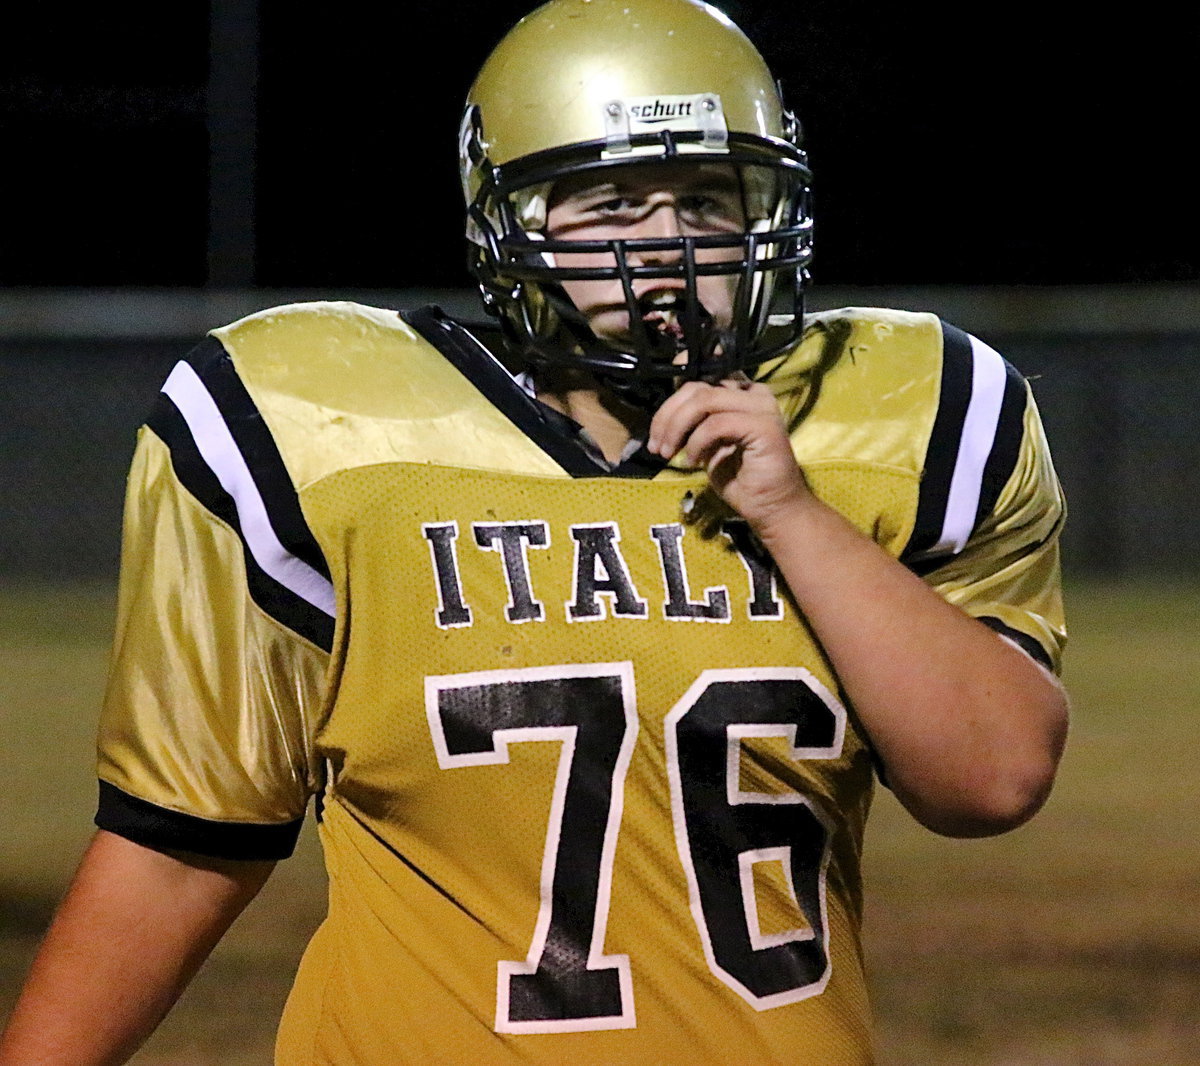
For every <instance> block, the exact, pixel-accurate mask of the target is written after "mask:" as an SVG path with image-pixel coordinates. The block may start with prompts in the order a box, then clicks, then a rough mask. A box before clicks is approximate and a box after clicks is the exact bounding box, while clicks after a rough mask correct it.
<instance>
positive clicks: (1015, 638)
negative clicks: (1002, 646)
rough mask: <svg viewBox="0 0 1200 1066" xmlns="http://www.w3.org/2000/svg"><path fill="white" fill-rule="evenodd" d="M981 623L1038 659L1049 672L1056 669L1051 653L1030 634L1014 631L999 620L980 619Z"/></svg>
mask: <svg viewBox="0 0 1200 1066" xmlns="http://www.w3.org/2000/svg"><path fill="white" fill-rule="evenodd" d="M979 621H981V622H982V623H983V624H984V625H985V626H987V627H988V628H989V629H994V630H995V631H996V632H997V633H999V634H1000V635H1001V636H1002V637H1008V639H1009V640H1011V641H1012V642H1013V643H1014V644H1016V645H1018V646H1019V647H1020V648H1021V650H1022V651H1024V652H1025V653H1026V654H1027V655H1028V656H1029V657H1030V658H1031V659H1036V660H1037V661H1038V662H1039V663H1041V664H1042V665H1043V666H1044V667H1045V668H1046V669H1047V670H1053V669H1054V666H1053V664H1052V663H1051V662H1050V653H1049V652H1048V651H1046V649H1045V648H1043V647H1042V645H1041V644H1040V643H1039V642H1038V641H1036V640H1034V639H1033V637H1031V636H1030V635H1029V634H1028V633H1022V632H1021V631H1020V630H1019V629H1013V627H1012V626H1010V625H1005V624H1004V623H1003V622H1002V621H1000V619H999V618H990V617H984V618H980V619H979Z"/></svg>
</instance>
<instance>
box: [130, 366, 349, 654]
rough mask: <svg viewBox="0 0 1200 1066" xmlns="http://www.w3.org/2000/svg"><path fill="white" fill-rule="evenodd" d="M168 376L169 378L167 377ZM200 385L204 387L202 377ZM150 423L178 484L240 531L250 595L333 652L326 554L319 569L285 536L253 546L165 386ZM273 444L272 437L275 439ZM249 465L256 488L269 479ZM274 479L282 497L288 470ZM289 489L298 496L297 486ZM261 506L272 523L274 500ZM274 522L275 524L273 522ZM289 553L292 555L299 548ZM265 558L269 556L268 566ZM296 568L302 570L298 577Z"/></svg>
mask: <svg viewBox="0 0 1200 1066" xmlns="http://www.w3.org/2000/svg"><path fill="white" fill-rule="evenodd" d="M189 365H190V364H189ZM193 369H194V368H193ZM169 381H170V379H168V382H169ZM200 386H203V382H202V381H201V382H200ZM165 388H166V387H164V389H165ZM177 395H178V393H177ZM222 414H223V413H222ZM222 421H223V418H222ZM146 424H147V426H148V427H149V428H150V429H151V430H153V431H154V432H155V433H156V434H157V435H158V436H159V438H160V439H161V440H162V441H163V443H164V444H165V445H166V446H167V448H168V450H169V451H170V453H171V465H172V467H173V468H174V470H175V474H176V476H177V477H178V478H179V480H180V483H181V484H182V485H183V486H184V487H185V488H186V489H187V490H188V492H190V493H191V494H192V495H193V496H194V497H195V498H196V500H197V501H198V502H199V503H200V505H201V506H203V507H204V508H205V509H206V510H208V511H209V512H210V513H211V514H213V515H214V516H215V517H216V518H218V519H220V520H221V521H222V522H224V523H225V524H226V525H228V526H229V527H230V528H231V529H232V530H233V531H234V532H235V533H236V534H237V535H238V538H239V540H240V541H241V544H242V555H243V558H244V560H245V564H246V585H247V589H248V591H249V593H250V597H251V599H253V600H254V602H255V603H256V604H258V606H259V607H260V608H261V609H262V610H263V611H265V612H266V613H267V614H268V615H270V616H271V617H272V618H274V619H275V620H276V621H278V622H280V623H281V624H282V625H284V626H286V627H287V628H288V629H290V630H292V632H294V633H296V634H298V635H299V636H301V637H304V638H305V639H306V640H309V641H311V642H312V643H313V644H315V645H316V646H317V647H319V648H322V649H323V650H325V651H331V650H332V648H333V634H334V610H333V594H332V585H331V583H330V581H329V578H328V567H327V566H326V565H325V562H324V559H323V558H322V559H321V570H317V569H316V568H313V567H311V566H310V565H309V564H308V562H307V560H304V559H301V558H299V557H298V556H297V557H295V558H292V559H289V558H288V556H289V546H288V545H285V544H284V543H283V542H282V538H280V539H279V540H278V541H277V542H275V543H273V544H270V545H268V546H267V547H266V548H264V547H263V546H262V545H261V543H260V544H259V546H258V550H257V552H256V551H255V547H254V546H253V545H252V544H251V543H250V540H249V539H248V537H247V533H246V530H245V528H244V522H243V516H242V514H241V513H240V512H239V509H238V502H237V501H236V500H235V499H234V497H233V496H232V495H231V494H230V492H229V491H228V490H227V488H226V487H225V485H224V484H223V483H222V481H221V478H220V476H219V475H218V473H217V472H216V471H215V470H214V469H213V467H212V465H211V464H210V463H209V462H208V461H207V460H206V459H205V458H204V455H203V454H202V452H201V448H200V446H199V444H198V443H197V441H196V437H195V433H194V431H193V427H192V425H191V424H189V422H188V420H187V417H186V415H185V413H184V412H183V411H181V410H180V408H179V406H178V404H177V403H176V401H175V400H174V399H172V397H171V396H170V395H168V393H167V391H164V392H162V393H160V394H159V397H158V400H157V402H156V404H155V406H154V409H153V410H152V411H151V414H150V417H149V418H148V419H147V420H146ZM259 424H260V426H261V425H262V423H261V419H259ZM226 425H227V423H226ZM262 429H263V431H264V432H265V426H262ZM230 439H231V440H233V441H234V442H235V444H234V445H233V446H236V438H234V437H233V436H232V432H231V434H230ZM273 448H274V442H272V449H273ZM260 454H261V453H260ZM274 454H275V456H276V458H277V459H278V452H277V451H275V452H274ZM242 458H243V460H244V459H245V456H244V455H243V456H242ZM278 461H279V463H280V464H282V459H278ZM246 467H247V468H248V470H249V471H250V475H251V477H252V478H253V485H254V487H255V488H257V487H258V486H259V485H260V484H261V480H268V478H264V479H261V480H260V479H259V478H255V477H254V472H253V468H252V467H250V465H249V463H247V464H246ZM274 480H275V481H276V484H275V488H274V491H273V498H278V497H279V496H280V495H282V494H283V487H286V488H287V489H288V490H291V481H290V479H287V474H286V471H283V480H282V481H280V480H279V479H278V478H275V479H274ZM291 491H292V495H293V497H294V495H295V493H294V490H291ZM260 496H261V494H260ZM261 505H262V507H263V509H264V510H265V512H266V514H267V521H268V522H270V508H271V504H270V503H268V502H267V500H265V499H263V500H262V501H261ZM294 506H295V508H296V510H297V511H298V510H299V503H298V502H295V504H294ZM271 526H272V529H274V524H273V523H271ZM302 535H303V537H304V538H307V540H308V541H309V548H308V554H309V555H311V554H312V552H313V551H317V552H318V555H319V549H318V548H317V547H316V541H315V539H314V538H313V537H312V534H311V532H309V531H308V528H307V525H305V526H304V529H303V534H302ZM300 536H301V533H300V531H299V530H296V529H293V530H292V533H291V536H290V538H289V539H291V540H292V541H293V543H295V541H296V539H297V538H298V537H300ZM261 540H262V536H261V533H260V535H259V541H260V542H261ZM290 554H292V555H294V554H295V553H290ZM264 560H265V561H266V562H265V565H264ZM272 571H273V572H272ZM297 572H301V574H300V578H299V580H297V579H296V577H295V574H296V573H297ZM314 588H316V590H317V592H316V594H314V592H313V589H314Z"/></svg>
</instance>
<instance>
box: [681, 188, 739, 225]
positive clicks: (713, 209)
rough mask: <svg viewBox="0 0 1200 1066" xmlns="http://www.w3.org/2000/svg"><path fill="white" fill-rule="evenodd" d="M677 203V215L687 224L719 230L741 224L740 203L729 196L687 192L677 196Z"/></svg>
mask: <svg viewBox="0 0 1200 1066" xmlns="http://www.w3.org/2000/svg"><path fill="white" fill-rule="evenodd" d="M678 204H679V207H678V210H679V217H680V219H681V220H683V221H684V222H686V223H687V224H688V225H691V226H699V227H703V228H705V229H720V230H727V229H731V228H734V227H737V226H739V225H741V221H742V211H741V205H740V203H738V202H736V201H735V200H734V198H733V197H731V196H721V195H719V194H716V193H707V192H697V193H688V194H687V195H686V196H681V197H680V198H679V201H678Z"/></svg>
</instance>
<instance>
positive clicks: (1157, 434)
mask: <svg viewBox="0 0 1200 1066" xmlns="http://www.w3.org/2000/svg"><path fill="white" fill-rule="evenodd" d="M316 295H320V296H322V297H326V296H332V297H334V298H345V299H359V300H362V301H364V302H368V303H375V304H377V305H382V306H388V307H404V306H413V305H416V304H419V303H423V302H429V301H432V302H438V303H441V304H442V305H443V306H445V307H447V308H448V309H450V310H457V311H459V312H465V313H467V314H469V315H471V316H474V315H475V314H476V313H477V312H476V308H475V304H474V301H473V298H472V297H471V295H470V294H469V293H462V292H368V293H362V292H339V293H333V294H329V293H323V294H311V293H295V292H265V291H261V290H259V291H245V292H201V291H185V292H175V291H161V292H147V291H133V292H129V291H113V292H104V291H91V290H88V291H65V292H64V291H58V290H10V291H8V292H6V293H0V456H2V463H3V477H2V478H0V579H13V578H18V579H19V578H37V579H46V578H51V579H54V578H60V579H63V580H68V579H74V578H80V577H104V576H108V575H111V574H114V573H115V570H116V565H117V553H118V544H119V537H120V512H121V496H122V491H123V485H124V477H125V468H126V466H127V464H128V461H129V457H130V455H131V453H132V448H133V439H134V431H135V429H136V427H137V426H138V424H139V423H140V422H141V420H142V418H143V417H144V415H145V414H146V412H147V411H148V409H149V405H150V403H151V402H152V400H153V398H154V395H155V393H156V392H157V389H158V387H159V385H160V384H161V382H162V380H163V378H164V377H165V375H166V373H167V371H168V370H169V369H170V367H171V365H172V364H173V363H174V361H175V360H176V359H178V358H179V357H180V356H181V355H182V354H183V353H185V352H186V351H187V350H188V349H189V348H190V347H191V346H192V344H194V343H195V342H196V341H197V340H198V339H199V338H200V337H201V336H202V335H203V334H204V332H205V331H206V330H208V329H210V328H213V327H215V326H218V325H221V324H223V323H224V322H228V321H231V320H232V319H234V318H237V317H239V316H240V315H242V314H245V313H248V312H250V311H253V310H256V309H258V308H261V307H266V306H270V305H272V304H275V303H282V302H287V301H289V300H294V299H311V298H315V297H316ZM812 303H813V305H814V306H817V307H837V306H844V305H851V304H854V305H873V306H891V307H905V308H910V309H913V310H929V311H936V312H937V313H939V314H941V315H942V316H943V317H945V318H947V319H948V320H950V321H952V322H954V323H955V324H956V325H959V326H961V327H962V328H964V329H967V330H969V331H971V332H973V333H975V334H977V335H978V336H980V337H981V338H983V339H984V340H986V341H987V342H988V343H990V344H991V345H992V346H993V347H995V348H996V349H997V350H999V351H1000V352H1001V353H1003V354H1004V355H1005V356H1006V357H1007V358H1008V359H1009V361H1010V362H1012V363H1013V364H1014V365H1015V366H1017V367H1018V369H1020V370H1021V371H1023V372H1024V373H1025V374H1027V375H1028V376H1030V377H1031V378H1032V379H1033V383H1034V391H1035V394H1036V396H1037V398H1038V402H1039V404H1040V406H1041V409H1042V415H1043V419H1044V421H1045V423H1046V428H1047V431H1048V433H1049V436H1050V440H1051V444H1052V447H1053V451H1054V457H1055V462H1056V465H1057V467H1058V470H1059V475H1060V477H1061V478H1062V481H1063V483H1064V485H1065V487H1066V491H1067V496H1068V501H1069V505H1070V520H1069V522H1068V527H1067V535H1066V541H1065V562H1066V567H1067V569H1068V570H1070V571H1072V572H1075V573H1100V572H1107V573H1112V574H1127V575H1135V574H1138V575H1144V574H1146V573H1159V574H1163V575H1166V576H1172V575H1177V574H1178V575H1182V574H1184V573H1192V574H1194V573H1196V572H1197V571H1200V522H1196V521H1193V514H1192V508H1193V507H1195V506H1197V505H1198V503H1200V413H1198V411H1197V406H1198V404H1200V288H1197V289H1191V288H1181V287H1160V286H1150V285H1147V286H1140V287H1121V288H1109V287H1083V288H1070V289H1060V288H1053V289H1028V288H1021V289H998V288H987V289H960V288H934V289H886V290H885V289H868V290H850V289H836V290H835V289H820V288H818V289H817V290H816V291H815V292H814V295H813V300H812Z"/></svg>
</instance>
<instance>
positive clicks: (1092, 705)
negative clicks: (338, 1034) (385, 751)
mask: <svg viewBox="0 0 1200 1066" xmlns="http://www.w3.org/2000/svg"><path fill="white" fill-rule="evenodd" d="M1068 594H1069V604H1068V606H1069V610H1070V615H1071V620H1072V644H1071V647H1070V649H1069V655H1068V671H1067V682H1068V685H1069V687H1070V689H1071V691H1072V695H1073V701H1074V725H1073V730H1072V737H1071V743H1070V746H1069V748H1068V752H1067V758H1066V761H1065V763H1064V766H1063V769H1062V773H1061V776H1060V779H1059V785H1058V788H1057V789H1056V791H1055V794H1054V796H1053V797H1052V798H1051V800H1050V803H1049V804H1048V806H1047V808H1046V809H1045V811H1043V812H1042V814H1041V815H1040V816H1039V817H1038V818H1037V819H1036V820H1035V821H1034V822H1033V823H1031V824H1030V825H1029V826H1026V827H1025V828H1023V829H1021V830H1018V831H1017V832H1015V833H1012V834H1010V835H1008V836H1006V837H1001V838H997V839H994V840H987V841H949V840H943V839H940V838H938V837H935V836H932V835H931V834H929V833H926V832H925V831H923V830H921V829H919V828H918V827H916V826H915V825H913V824H912V823H911V822H910V821H909V820H907V816H905V815H904V814H903V812H901V811H899V809H898V808H897V806H896V804H895V803H894V802H893V801H892V800H891V798H890V796H887V795H886V794H885V795H883V796H881V797H880V800H879V802H878V804H877V807H876V811H875V814H874V816H873V821H872V825H871V827H870V830H869V834H868V845H867V852H868V862H867V893H868V908H867V919H868V928H867V958H868V964H869V966H870V971H871V975H872V982H873V986H874V996H875V1002H876V1012H877V1019H878V1031H879V1044H880V1062H881V1066H950V1064H954V1066H1144V1064H1152V1066H1195V1064H1196V1063H1200V917H1198V916H1200V831H1198V829H1197V825H1196V822H1197V815H1198V813H1200V769H1198V768H1197V766H1196V761H1195V760H1196V753H1197V752H1200V586H1196V585H1193V586H1190V587H1168V586H1165V585H1164V586H1161V587H1152V586H1132V585H1128V586H1101V585H1093V584H1078V585H1071V586H1069V588H1068ZM112 598H113V591H112V589H111V588H110V587H108V586H97V587H92V588H72V589H63V590H58V591H48V590H45V589H8V590H4V591H2V592H0V650H2V654H3V660H4V662H5V664H6V669H5V670H4V671H3V672H2V673H0V722H2V723H3V727H4V746H3V749H2V750H0V780H2V781H3V782H4V817H3V818H0V908H2V909H0V1015H3V1014H4V1013H6V1012H7V1009H8V1007H9V1005H10V1004H11V1001H12V998H13V996H14V995H15V993H16V988H17V985H18V983H19V981H20V978H21V975H22V973H23V972H24V969H25V967H26V966H27V964H28V961H29V958H30V956H31V953H32V951H33V949H34V947H35V945H36V941H37V938H38V936H39V935H40V932H41V930H42V929H43V928H44V926H45V923H46V922H47V921H48V919H49V916H50V912H51V908H52V907H53V903H54V900H55V899H56V898H57V896H58V894H59V893H60V892H61V890H62V888H63V886H64V884H65V881H66V879H67V878H68V877H69V875H70V871H71V869H72V867H73V865H74V862H75V860H76V858H77V857H78V855H79V852H80V850H81V849H82V847H83V846H84V844H85V842H86V840H87V838H88V836H89V820H90V816H91V807H92V803H93V796H94V787H95V786H94V782H93V778H92V753H91V744H92V731H93V727H94V719H95V711H96V706H97V703H98V700H99V693H100V688H101V685H102V682H103V674H104V664H105V658H106V655H107V643H108V635H109V629H110V626H111V610H112ZM323 891H324V886H323V877H322V874H321V872H320V863H319V859H318V856H317V855H316V851H315V848H314V846H313V841H312V839H311V837H309V836H307V835H306V837H305V838H304V841H303V844H302V847H301V850H300V852H299V854H298V856H297V857H296V858H295V859H294V860H292V861H290V862H288V863H285V864H282V865H281V867H280V869H279V871H278V872H277V873H276V876H275V877H274V878H273V880H272V882H271V883H270V884H269V885H268V887H267V889H266V891H265V892H264V894H263V895H262V896H261V897H260V898H259V900H257V901H256V902H255V904H254V905H253V906H252V907H251V908H250V910H248V911H247V913H246V914H245V915H244V916H243V917H242V919H241V920H240V921H239V922H238V923H237V925H236V926H235V927H234V929H233V931H232V932H231V934H230V935H229V936H228V937H227V938H226V941H225V942H224V943H223V944H222V945H221V947H220V948H219V949H218V951H217V953H216V954H215V955H214V957H213V959H212V960H210V963H209V965H208V966H207V967H206V968H205V970H204V971H202V973H201V975H200V977H199V978H197V980H196V982H195V983H194V984H193V986H192V988H191V989H190V990H189V991H188V993H187V995H186V996H185V998H184V1000H183V1001H182V1002H181V1003H180V1004H179V1006H178V1007H177V1008H176V1010H175V1012H174V1013H173V1014H172V1016H171V1017H170V1018H169V1019H168V1021H167V1023H166V1024H165V1025H164V1026H163V1027H162V1028H161V1029H160V1031H159V1032H158V1033H157V1034H156V1036H155V1037H154V1038H153V1040H152V1041H151V1043H150V1044H149V1045H147V1047H146V1048H145V1049H144V1050H143V1051H142V1052H141V1053H140V1054H139V1056H138V1057H137V1058H136V1059H135V1062H136V1063H138V1064H139V1066H266V1064H267V1063H269V1061H270V1046H271V1041H272V1030H273V1025H274V1019H275V1017H276V1016H277V1014H278V1012H279V1009H280V1007H281V1006H282V1003H283V999H284V996H285V995H286V992H287V986H288V982H289V977H290V972H291V969H292V967H293V966H294V964H295V962H296V959H297V958H298V957H299V953H300V951H301V949H302V946H303V943H304V940H305V937H306V936H307V934H308V932H309V931H310V930H311V929H312V927H313V926H314V925H315V923H316V922H317V921H318V920H319V918H320V914H321V910H322V906H323ZM698 1066H700V1064H698ZM813 1066H819V1064H813Z"/></svg>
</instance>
